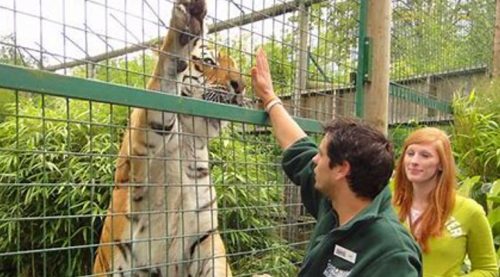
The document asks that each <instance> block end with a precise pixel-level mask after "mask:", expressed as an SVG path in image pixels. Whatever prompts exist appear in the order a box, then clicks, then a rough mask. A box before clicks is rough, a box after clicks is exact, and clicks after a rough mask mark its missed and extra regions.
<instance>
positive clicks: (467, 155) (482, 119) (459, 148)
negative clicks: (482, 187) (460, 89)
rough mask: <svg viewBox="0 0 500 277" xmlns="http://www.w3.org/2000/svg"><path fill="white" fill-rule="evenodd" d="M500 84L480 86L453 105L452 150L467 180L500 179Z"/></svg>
mask: <svg viewBox="0 0 500 277" xmlns="http://www.w3.org/2000/svg"><path fill="white" fill-rule="evenodd" d="M499 85H500V80H496V81H493V82H491V83H487V84H485V85H481V86H479V87H478V88H477V89H476V90H474V91H472V92H471V93H470V95H468V96H464V97H457V98H455V100H454V102H453V114H454V128H453V147H454V151H455V152H456V153H457V155H456V156H457V163H458V166H459V168H460V171H461V174H462V175H464V176H476V175H478V176H481V179H482V181H484V182H491V181H494V180H496V179H498V178H500V150H499V149H500V136H499V134H500V127H499V125H500V114H499V113H498V107H500V93H499V92H500V91H499V89H498V87H499Z"/></svg>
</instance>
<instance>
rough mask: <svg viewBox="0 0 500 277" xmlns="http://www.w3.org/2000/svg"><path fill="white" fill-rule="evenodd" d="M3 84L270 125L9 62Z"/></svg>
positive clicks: (238, 111)
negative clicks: (12, 64) (13, 64)
mask: <svg viewBox="0 0 500 277" xmlns="http://www.w3.org/2000/svg"><path fill="white" fill-rule="evenodd" d="M0 87H2V88H7V89H13V90H21V91H28V92H36V93H41V94H47V95H53V96H62V97H69V98H73V99H81V100H89V101H97V102H103V103H112V104H118V105H125V106H131V107H139V108H146V109H153V110H158V111H166V112H176V113H182V114H189V115H193V116H205V117H210V118H217V119H222V120H230V121H234V122H241V123H250V124H255V125H265V126H269V121H268V116H267V113H266V112H264V111H263V110H254V109H247V108H241V107H235V106H230V105H225V104H219V103H212V102H206V101H202V100H197V99H190V98H185V97H181V96H176V95H173V94H165V93H158V92H154V91H151V90H144V89H138V88H132V87H127V86H121V85H115V84H110V83H105V82H100V81H94V80H88V79H82V78H77V77H69V76H63V75H58V74H54V73H50V72H46V71H40V70H36V69H27V68H23V67H17V66H11V65H5V64H0ZM295 120H296V121H297V123H298V124H299V125H300V126H301V127H302V128H303V129H304V131H306V132H313V133H321V132H322V130H323V128H322V126H321V124H320V122H319V121H316V120H312V119H306V118H295Z"/></svg>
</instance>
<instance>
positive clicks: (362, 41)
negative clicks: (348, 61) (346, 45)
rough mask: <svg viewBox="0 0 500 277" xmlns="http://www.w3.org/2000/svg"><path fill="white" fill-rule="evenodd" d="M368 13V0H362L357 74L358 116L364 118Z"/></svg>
mask: <svg viewBox="0 0 500 277" xmlns="http://www.w3.org/2000/svg"><path fill="white" fill-rule="evenodd" d="M367 15H368V0H360V5H359V37H358V70H357V75H356V116H357V117H360V118H362V117H363V114H364V112H363V110H364V106H365V105H364V102H365V101H364V83H365V79H366V77H367V74H368V62H367V59H369V58H370V57H369V56H368V55H367V49H368V38H367V35H366V22H367Z"/></svg>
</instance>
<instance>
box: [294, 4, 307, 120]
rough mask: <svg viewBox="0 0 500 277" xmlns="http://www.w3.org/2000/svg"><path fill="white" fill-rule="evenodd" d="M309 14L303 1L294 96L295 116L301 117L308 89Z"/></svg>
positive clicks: (300, 9)
mask: <svg viewBox="0 0 500 277" xmlns="http://www.w3.org/2000/svg"><path fill="white" fill-rule="evenodd" d="M308 25H309V14H308V8H307V6H306V5H305V4H304V1H301V2H300V4H299V30H298V33H299V47H298V48H297V53H296V56H297V67H296V68H297V72H296V75H295V89H294V91H295V93H294V95H293V115H294V116H301V114H300V108H301V101H300V97H301V95H302V94H303V93H304V92H306V89H307V58H308V53H307V51H308V47H307V45H308V38H309V32H308V31H309V30H308Z"/></svg>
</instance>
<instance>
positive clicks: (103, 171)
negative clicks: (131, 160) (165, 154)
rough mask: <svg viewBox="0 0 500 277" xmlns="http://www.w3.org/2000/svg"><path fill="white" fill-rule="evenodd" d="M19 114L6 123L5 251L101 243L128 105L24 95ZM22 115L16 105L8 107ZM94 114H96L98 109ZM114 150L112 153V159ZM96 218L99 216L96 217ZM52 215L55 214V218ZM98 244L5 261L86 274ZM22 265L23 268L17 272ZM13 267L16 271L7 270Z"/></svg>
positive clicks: (0, 140)
mask: <svg viewBox="0 0 500 277" xmlns="http://www.w3.org/2000/svg"><path fill="white" fill-rule="evenodd" d="M20 101H21V102H20V103H19V117H17V118H16V117H8V118H7V120H5V121H4V122H3V123H0V129H1V130H2V132H0V149H2V151H0V183H2V185H1V186H0V232H1V233H2V234H4V235H3V236H0V251H1V252H2V253H7V252H17V251H23V250H30V249H57V248H59V247H69V248H71V247H72V246H73V247H78V246H83V245H88V244H93V243H97V238H98V236H99V233H98V232H99V219H100V217H99V215H103V214H104V213H105V210H106V208H107V203H108V202H109V196H110V190H111V186H112V176H113V171H114V166H113V161H114V156H112V155H113V154H115V153H116V152H117V146H118V145H117V138H118V136H117V135H115V136H114V135H113V132H110V127H100V126H98V125H94V124H111V123H113V124H118V125H122V126H123V125H124V124H125V117H124V115H125V113H124V111H123V110H122V111H120V109H115V110H114V111H113V112H110V106H109V105H104V104H95V103H93V104H92V107H91V106H90V104H89V103H88V102H84V101H73V100H72V101H68V102H67V101H66V100H64V99H61V98H49V97H43V98H42V97H40V96H37V97H29V98H22V99H20ZM6 109H7V112H8V113H11V114H15V105H6ZM90 111H92V112H91V113H90ZM110 155H111V156H110ZM91 215H93V216H91ZM49 217H50V219H47V218H49ZM94 250H95V249H89V248H86V250H79V249H78V248H75V249H71V250H67V251H63V252H62V251H45V252H44V253H33V254H30V255H26V254H24V255H17V256H14V255H12V256H7V257H4V258H2V263H3V264H2V267H3V268H4V272H5V273H6V274H7V276H13V275H16V274H21V275H23V276H28V275H37V274H41V273H42V272H44V270H45V272H46V273H47V275H48V276H68V275H73V276H74V275H80V274H84V273H85V272H89V266H90V264H91V262H90V259H91V257H92V254H93V252H94ZM16 265H18V266H19V267H20V268H18V270H20V272H16V271H15V270H16ZM6 267H9V268H10V271H9V269H6Z"/></svg>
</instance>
